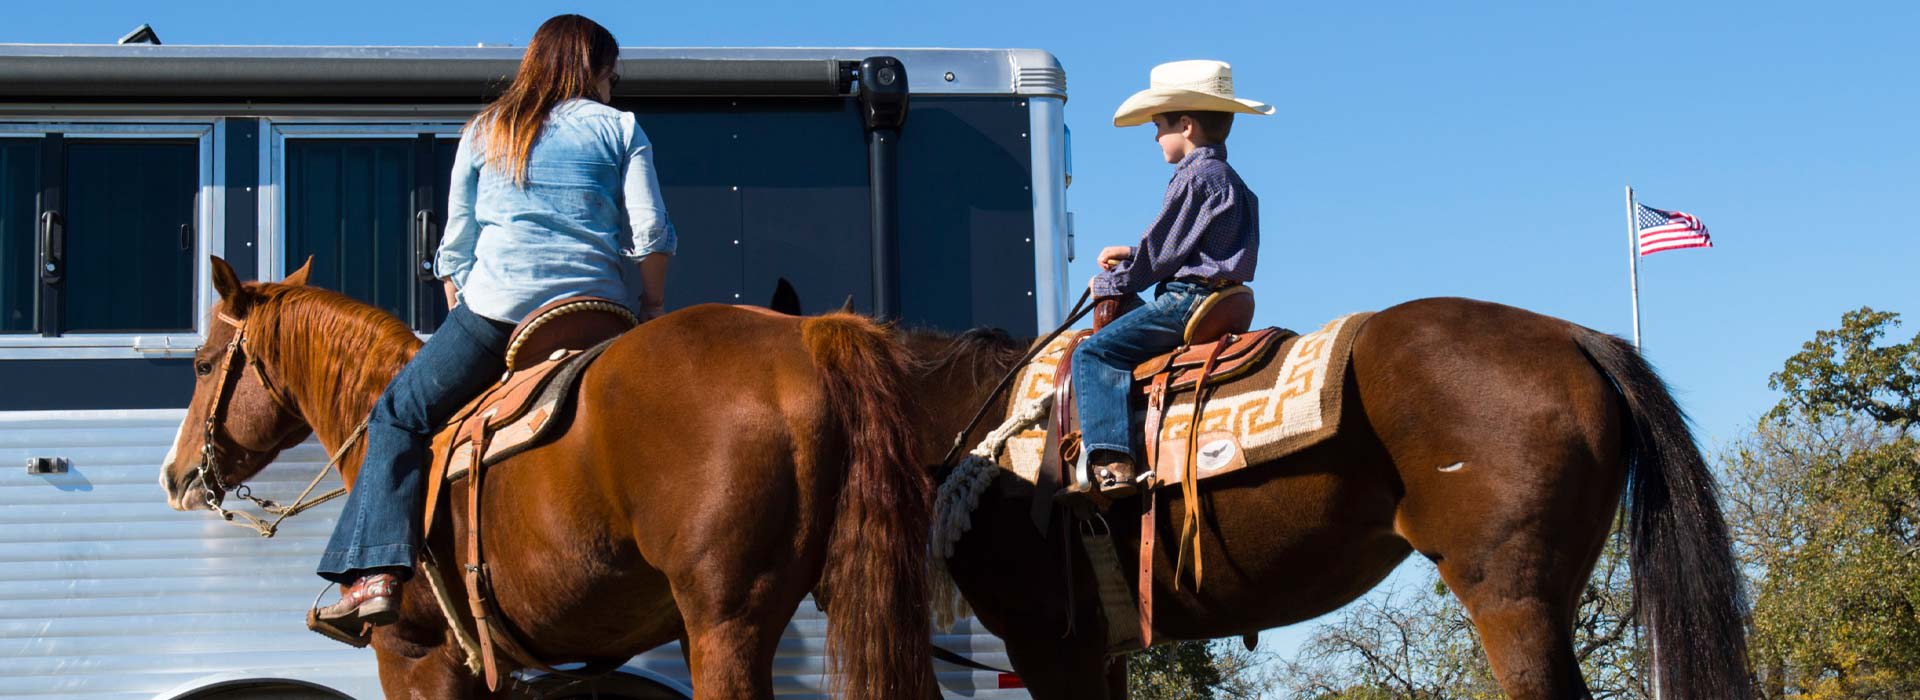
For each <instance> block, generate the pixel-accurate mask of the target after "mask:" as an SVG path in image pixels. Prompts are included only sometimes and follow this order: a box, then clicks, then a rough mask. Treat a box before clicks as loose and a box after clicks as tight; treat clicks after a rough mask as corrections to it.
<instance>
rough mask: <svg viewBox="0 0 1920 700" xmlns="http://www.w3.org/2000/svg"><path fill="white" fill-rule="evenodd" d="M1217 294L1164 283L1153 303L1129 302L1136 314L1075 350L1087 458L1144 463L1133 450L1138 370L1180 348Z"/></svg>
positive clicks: (1123, 317) (1192, 286) (1076, 388)
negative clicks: (1101, 453) (1196, 316)
mask: <svg viewBox="0 0 1920 700" xmlns="http://www.w3.org/2000/svg"><path fill="white" fill-rule="evenodd" d="M1210 294H1212V292H1210V291H1207V289H1206V288H1205V287H1201V286H1199V285H1196V284H1191V283H1187V282H1164V283H1161V285H1160V290H1159V295H1158V296H1155V297H1154V299H1153V301H1151V302H1147V303H1144V304H1143V303H1141V301H1140V299H1139V297H1127V298H1126V299H1124V300H1123V301H1122V302H1121V304H1122V305H1128V306H1131V307H1132V309H1131V310H1129V311H1127V312H1126V313H1124V314H1121V315H1120V317H1119V318H1116V319H1114V320H1113V321H1112V322H1110V323H1108V324H1107V325H1106V327H1104V328H1101V329H1100V332H1098V333H1095V334H1093V337H1090V338H1087V339H1086V340H1085V341H1083V342H1081V343H1080V346H1079V347H1077V348H1074V351H1073V386H1074V394H1075V395H1076V396H1078V397H1079V399H1078V401H1077V403H1078V404H1079V406H1078V408H1079V411H1080V435H1081V445H1082V447H1083V449H1082V450H1081V452H1082V453H1083V454H1091V453H1092V452H1093V451H1094V450H1113V451H1114V452H1119V453H1122V454H1125V455H1127V456H1128V457H1129V458H1131V459H1133V463H1134V464H1145V462H1144V461H1142V460H1141V459H1140V455H1139V453H1138V451H1136V450H1135V449H1134V444H1135V441H1134V430H1133V409H1132V407H1131V405H1130V404H1129V403H1128V394H1129V393H1130V392H1131V391H1132V388H1133V370H1134V368H1135V367H1138V366H1139V365H1140V363H1142V362H1146V361H1147V360H1151V359H1153V358H1154V356H1155V355H1159V354H1161V353H1165V352H1167V351H1169V350H1172V349H1174V348H1178V347H1180V345H1181V343H1182V342H1183V339H1184V337H1185V334H1186V330H1187V320H1188V319H1190V318H1192V317H1193V311H1194V309H1197V308H1199V306H1200V302H1201V301H1204V300H1205V299H1206V298H1207V296H1208V295H1210Z"/></svg>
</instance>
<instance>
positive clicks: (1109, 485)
mask: <svg viewBox="0 0 1920 700" xmlns="http://www.w3.org/2000/svg"><path fill="white" fill-rule="evenodd" d="M1087 468H1088V469H1089V470H1090V471H1092V472H1093V486H1094V488H1095V489H1097V490H1098V491H1099V492H1100V495H1101V496H1102V497H1105V498H1108V499H1112V500H1119V499H1122V498H1126V497H1128V496H1132V495H1134V494H1136V493H1139V492H1140V486H1139V477H1137V476H1135V474H1134V472H1135V470H1134V468H1133V459H1132V458H1131V457H1128V456H1127V455H1126V453H1123V452H1114V451H1111V450H1094V452H1093V454H1091V455H1087Z"/></svg>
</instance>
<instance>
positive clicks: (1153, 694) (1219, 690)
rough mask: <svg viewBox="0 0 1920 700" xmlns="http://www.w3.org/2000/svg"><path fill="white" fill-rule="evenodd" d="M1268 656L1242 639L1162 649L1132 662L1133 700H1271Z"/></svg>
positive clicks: (1139, 655) (1137, 656)
mask: <svg viewBox="0 0 1920 700" xmlns="http://www.w3.org/2000/svg"><path fill="white" fill-rule="evenodd" d="M1265 657H1266V655H1265V654H1258V653H1254V652H1253V651H1251V650H1246V649H1243V648H1242V647H1241V642H1240V641H1239V640H1237V639H1216V640H1213V641H1207V642H1202V641H1189V642H1174V643H1172V644H1161V645H1158V646H1155V647H1153V648H1151V649H1146V650H1144V651H1140V652H1137V653H1135V654H1133V655H1131V656H1128V657H1127V697H1128V698H1130V699H1131V700H1254V699H1256V698H1262V697H1267V691H1268V688H1269V686H1270V683H1271V679H1270V678H1269V677H1267V676H1265V675H1264V674H1263V673H1262V672H1261V664H1262V661H1263V660H1264V659H1265Z"/></svg>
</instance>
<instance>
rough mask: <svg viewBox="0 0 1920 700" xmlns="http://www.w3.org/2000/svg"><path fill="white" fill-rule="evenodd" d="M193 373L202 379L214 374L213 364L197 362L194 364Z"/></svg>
mask: <svg viewBox="0 0 1920 700" xmlns="http://www.w3.org/2000/svg"><path fill="white" fill-rule="evenodd" d="M193 373H194V374H196V375H199V376H202V377H204V376H207V375H209V374H213V363H211V362H195V363H193Z"/></svg>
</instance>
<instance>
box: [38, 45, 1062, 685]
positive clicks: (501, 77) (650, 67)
mask: <svg viewBox="0 0 1920 700" xmlns="http://www.w3.org/2000/svg"><path fill="white" fill-rule="evenodd" d="M519 55H520V50H518V49H513V48H500V47H479V48H392V47H212V46H157V45H116V46H75V45H0V387H3V388H0V463H6V464H11V465H12V466H7V467H5V468H4V469H0V697H7V698H16V697H20V698H25V697H48V698H53V697H58V698H91V699H99V700H107V699H113V700H120V699H126V700H176V699H194V700H208V699H211V698H238V697H249V698H375V697H379V696H380V689H379V685H378V681H377V675H376V671H375V664H374V657H373V652H371V651H369V650H357V649H352V648H349V647H346V646H344V645H341V644H337V643H335V642H332V641H329V640H327V639H325V638H323V637H321V636H319V635H316V634H313V633H311V632H309V631H307V630H305V629H303V624H302V615H303V614H304V612H305V611H306V609H307V608H308V606H310V605H311V604H312V603H313V602H314V600H315V595H316V594H317V593H320V592H321V587H322V585H323V583H322V582H321V581H320V579H318V578H316V577H314V576H313V574H312V569H313V565H314V563H315V562H316V561H317V559H318V557H319V554H320V549H321V547H322V546H323V544H324V542H325V538H326V537H327V535H328V533H329V532H330V531H331V529H332V525H333V515H334V514H335V513H336V512H337V509H338V505H337V503H336V504H329V505H327V506H325V507H322V508H320V509H317V510H315V511H313V512H311V513H310V514H307V515H305V516H302V517H298V518H294V519H291V520H289V521H287V522H286V524H285V525H284V526H282V528H281V530H280V533H279V536H278V537H275V538H272V539H262V538H260V537H257V536H256V535H255V534H254V533H253V532H252V531H249V530H243V529H241V528H236V527H230V526H228V525H227V524H225V523H222V522H220V521H219V520H218V519H216V518H214V517H212V516H211V515H209V514H207V513H201V512H193V513H177V512H173V511H171V510H169V509H168V508H167V506H166V504H165V502H164V495H163V493H162V490H161V488H160V487H159V486H157V485H156V483H155V481H156V476H157V472H158V465H159V464H160V462H161V460H162V458H163V455H165V454H166V453H167V451H168V450H169V449H170V447H171V445H172V443H173V441H174V437H175V434H176V431H177V430H179V429H181V426H180V423H181V421H182V419H183V416H184V414H185V410H184V407H185V405H186V403H187V401H188V399H189V397H190V396H191V394H192V389H193V369H192V367H191V366H190V365H191V359H190V358H191V355H192V353H193V351H194V350H195V348H196V347H197V346H198V345H199V344H200V341H201V338H203V337H205V335H206V333H207V330H208V323H209V321H210V320H211V319H209V318H208V308H209V306H210V305H211V304H212V302H213V300H214V292H213V289H212V283H211V281H210V279H209V276H210V273H209V265H210V263H209V261H208V255H209V254H215V255H220V256H222V257H224V258H225V259H226V260H228V261H230V262H231V264H232V265H233V266H234V267H235V268H236V269H237V270H238V272H239V273H240V275H241V277H242V278H248V279H262V280H274V279H278V278H280V277H282V276H283V275H285V274H286V273H287V272H289V271H290V270H291V269H292V268H295V267H298V266H299V265H300V263H301V262H302V261H304V260H306V259H307V258H308V257H309V256H311V258H312V259H313V270H314V273H313V278H312V279H313V282H314V283H315V284H319V285H321V286H325V287H329V288H332V289H335V290H339V291H342V292H345V293H347V294H349V295H352V296H354V297H357V298H359V299H361V300H364V301H367V302H370V303H373V304H375V305H377V306H380V307H382V308H384V309H386V310H388V311H391V312H392V313H394V314H396V315H397V316H399V317H400V318H402V319H404V320H405V321H407V322H408V323H410V324H412V327H413V328H414V329H415V330H416V331H417V332H419V333H421V334H429V333H432V332H433V330H434V328H435V326H436V325H437V324H438V323H439V322H440V320H441V319H442V318H443V317H444V315H445V309H444V305H443V304H442V303H441V301H440V297H439V293H440V292H439V287H438V285H437V283H436V282H435V281H434V280H433V279H432V275H431V269H430V265H429V263H430V261H431V260H432V254H433V249H434V246H435V244H436V243H437V240H438V234H439V231H440V226H441V224H442V223H443V221H444V215H445V208H446V200H447V185H448V177H449V169H450V163H451V159H452V156H453V149H454V145H455V143H456V142H457V138H458V135H459V132H460V129H461V128H462V125H463V123H464V121H465V120H466V119H467V118H468V117H470V116H471V115H472V114H473V113H474V112H475V111H476V110H477V109H478V108H479V107H480V105H481V104H482V103H483V101H484V99H485V97H486V95H488V94H489V93H490V92H492V91H496V90H497V89H498V88H499V87H500V86H501V85H502V84H503V83H504V82H505V81H506V80H507V79H509V78H510V77H511V75H512V73H513V71H514V69H515V67H516V66H517V65H518V60H519ZM621 63H622V66H621V73H622V76H623V78H624V79H623V80H621V81H620V83H619V86H618V90H617V91H616V94H615V98H614V103H615V105H616V106H618V107H620V108H622V109H627V110H631V111H633V112H635V113H636V114H638V115H639V119H640V123H641V125H642V127H643V128H644V129H645V130H646V131H647V133H648V134H649V136H650V137H651V139H652V141H653V143H654V144H655V145H656V147H657V148H658V153H657V164H658V167H659V173H660V179H661V184H662V186H663V188H664V190H665V196H666V200H667V205H668V210H669V212H670V214H671V216H672V218H673V221H674V223H675V225H676V227H677V228H678V230H679V232H680V250H679V255H678V256H677V257H676V260H675V262H674V265H673V274H672V275H671V278H670V282H669V295H668V298H669V300H670V301H671V302H673V304H674V305H675V306H684V305H689V304H695V303H701V302H725V303H756V304H758V303H766V301H767V300H768V299H769V298H770V296H771V295H772V294H773V291H774V289H775V287H776V284H777V281H778V280H779V279H781V278H785V279H787V280H790V281H791V282H792V283H793V285H794V287H795V288H797V289H798V290H799V291H800V292H801V295H802V298H803V299H805V300H806V301H807V302H809V306H807V307H806V308H805V309H804V310H805V311H807V312H820V311H824V310H827V309H830V308H836V307H839V306H840V305H841V304H842V303H843V302H845V301H847V300H850V301H851V303H852V305H853V306H854V307H855V308H858V309H862V310H869V311H875V312H877V313H879V314H881V315H884V316H888V317H891V318H897V319H899V320H900V321H901V322H902V323H904V324H906V325H909V326H914V325H918V326H925V327H933V328H942V329H948V330H961V329H965V328H970V327H974V326H997V327H1001V328H1006V329H1009V330H1012V331H1014V332H1016V333H1036V332H1038V331H1039V330H1040V329H1042V328H1047V327H1051V326H1053V325H1055V324H1056V323H1058V322H1059V321H1060V320H1062V318H1063V317H1064V315H1065V312H1066V308H1065V307H1066V305H1067V301H1068V300H1069V297H1068V296H1067V294H1068V289H1069V285H1068V284H1067V280H1066V272H1067V261H1068V258H1069V256H1070V255H1071V254H1072V252H1071V246H1072V242H1071V232H1070V229H1069V226H1070V224H1069V221H1070V219H1069V217H1068V214H1067V211H1066V187H1067V184H1068V181H1069V178H1070V175H1069V173H1068V165H1067V163H1068V159H1067V133H1066V129H1065V126H1064V123H1063V121H1062V110H1063V108H1064V105H1065V102H1066V82H1065V74H1064V72H1063V70H1062V69H1061V67H1060V64H1059V62H1058V61H1057V60H1055V58H1054V57H1053V56H1051V55H1049V54H1047V53H1045V52H1042V51H1034V50H948V49H831V48H827V49H645V48H630V49H625V50H623V52H622V62H621ZM900 117H904V121H901V119H900ZM325 461H326V455H324V454H322V450H321V449H320V447H319V446H318V445H317V444H316V443H314V442H312V441H309V442H308V443H307V444H304V445H301V446H299V447H297V448H294V449H292V450H289V451H287V452H285V453H283V454H282V456H281V457H280V459H279V460H278V462H277V463H276V464H274V465H273V466H272V467H270V468H269V469H268V470H267V471H266V472H265V473H264V474H263V475H262V476H261V477H259V478H257V479H255V480H254V487H255V489H256V491H257V492H258V494H259V495H261V496H265V497H268V498H278V499H289V498H290V497H291V496H293V495H294V494H295V493H296V492H297V491H298V489H299V488H300V487H301V486H302V485H304V484H303V480H304V479H305V478H307V476H308V475H310V474H312V473H313V472H314V471H315V470H316V469H318V468H320V467H321V466H322V465H323V464H324V463H325ZM824 627H825V618H824V617H823V615H822V614H821V613H820V612H818V611H817V610H815V609H814V607H813V606H812V605H811V604H804V605H802V606H801V609H800V611H799V613H798V614H797V615H796V617H795V618H794V619H793V621H792V623H791V624H790V626H789V629H788V633H787V635H786V636H785V637H784V638H783V639H782V641H781V644H780V647H779V654H778V657H777V659H776V661H775V667H774V674H775V676H776V684H777V686H778V691H779V693H780V694H781V696H782V697H823V696H824V695H825V694H826V693H827V687H828V685H829V683H828V682H829V681H830V678H828V677H827V676H826V674H825V670H824V663H823V656H822V654H823V652H824V649H823V647H824ZM934 639H935V642H936V643H937V644H939V645H940V646H941V647H943V648H945V649H949V650H952V651H954V652H957V653H958V654H960V655H962V656H964V657H966V658H969V659H971V660H973V661H975V662H978V663H980V664H982V665H984V666H987V667H1005V665H1006V654H1005V650H1004V647H1003V646H1002V645H1001V643H1000V642H999V640H998V639H996V638H995V637H993V636H992V635H991V634H989V633H988V632H987V631H986V630H985V629H984V628H982V627H981V626H979V625H978V624H977V623H976V622H974V621H972V620H967V621H963V622H962V623H961V624H960V625H959V626H958V627H957V628H955V629H954V630H951V631H945V632H938V633H936V634H935V636H934ZM936 671H937V674H938V676H939V680H940V683H941V686H942V688H943V689H944V690H945V691H946V693H947V695H948V696H949V697H968V698H1015V697H1019V698H1024V697H1026V695H1025V692H1024V691H1022V690H1019V689H1018V679H1017V678H1013V677H1011V676H1006V675H1002V674H999V673H996V672H994V671H992V670H982V669H976V668H969V667H966V666H962V665H956V664H953V663H948V662H944V661H943V662H939V663H938V665H937V667H936ZM524 680H525V681H526V682H525V683H523V684H522V687H525V688H529V689H532V690H535V691H539V692H543V693H548V696H550V697H566V696H568V695H580V694H583V693H586V692H588V691H589V690H592V691H596V692H598V693H599V697H607V698H615V697H625V698H635V699H638V698H673V697H688V696H690V695H691V689H690V688H689V686H688V675H687V669H686V666H685V664H684V663H683V661H682V658H681V654H680V651H679V650H678V648H677V647H675V646H673V645H669V646H667V647H663V648H659V649H655V650H653V651H650V652H648V653H645V654H642V655H640V656H637V657H634V658H633V659H632V660H630V661H629V662H628V663H627V664H626V665H625V666H624V667H623V668H622V669H621V670H620V672H619V673H617V674H615V675H614V676H612V677H610V678H608V679H606V680H604V681H602V682H601V683H600V684H599V685H598V687H597V688H586V687H576V688H571V689H561V688H560V687H559V685H560V684H558V683H553V682H550V681H551V679H544V678H538V677H532V676H527V677H524ZM582 696H583V697H584V695H582Z"/></svg>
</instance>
